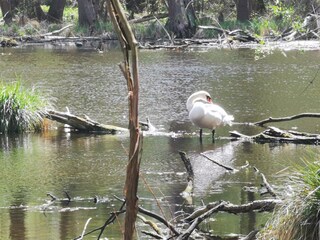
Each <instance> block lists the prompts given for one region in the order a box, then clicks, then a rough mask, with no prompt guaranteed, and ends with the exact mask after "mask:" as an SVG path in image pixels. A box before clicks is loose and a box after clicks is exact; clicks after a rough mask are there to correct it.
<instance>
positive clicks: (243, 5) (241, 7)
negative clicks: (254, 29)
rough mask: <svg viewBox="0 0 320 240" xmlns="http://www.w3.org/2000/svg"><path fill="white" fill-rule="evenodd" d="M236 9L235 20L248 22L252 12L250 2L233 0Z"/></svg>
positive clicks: (249, 0)
mask: <svg viewBox="0 0 320 240" xmlns="http://www.w3.org/2000/svg"><path fill="white" fill-rule="evenodd" d="M235 3H236V7H237V20H238V21H248V20H249V19H250V15H251V11H252V0H235Z"/></svg>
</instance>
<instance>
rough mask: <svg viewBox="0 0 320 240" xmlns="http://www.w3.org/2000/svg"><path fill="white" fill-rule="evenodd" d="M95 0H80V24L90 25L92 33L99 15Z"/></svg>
mask: <svg viewBox="0 0 320 240" xmlns="http://www.w3.org/2000/svg"><path fill="white" fill-rule="evenodd" d="M94 9H95V8H94V1H93V0H78V14H79V25H81V26H86V27H89V29H90V34H92V33H93V31H94V24H95V22H96V20H97V15H96V12H95V10H94Z"/></svg>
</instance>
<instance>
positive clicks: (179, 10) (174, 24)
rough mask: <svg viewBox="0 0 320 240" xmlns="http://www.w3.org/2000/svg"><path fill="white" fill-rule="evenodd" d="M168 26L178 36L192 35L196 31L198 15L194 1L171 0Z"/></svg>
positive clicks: (169, 2)
mask: <svg viewBox="0 0 320 240" xmlns="http://www.w3.org/2000/svg"><path fill="white" fill-rule="evenodd" d="M168 5H169V20H168V23H167V26H168V28H169V30H170V31H171V32H172V33H174V34H175V36H176V37H177V38H189V37H192V36H193V35H194V33H195V31H196V23H195V20H196V16H195V11H194V8H193V4H192V1H190V0H170V1H168Z"/></svg>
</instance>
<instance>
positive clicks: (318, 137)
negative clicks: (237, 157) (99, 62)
mask: <svg viewBox="0 0 320 240" xmlns="http://www.w3.org/2000/svg"><path fill="white" fill-rule="evenodd" d="M230 135H231V137H234V138H238V139H245V140H249V141H255V142H258V143H267V142H284V143H299V144H316V145H318V144H319V142H320V134H311V133H302V132H297V131H286V130H281V129H279V128H276V127H268V128H267V129H266V130H264V131H263V132H261V133H259V134H257V135H253V136H248V135H244V134H242V133H239V132H237V131H231V132H230Z"/></svg>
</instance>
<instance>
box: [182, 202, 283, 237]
mask: <svg viewBox="0 0 320 240" xmlns="http://www.w3.org/2000/svg"><path fill="white" fill-rule="evenodd" d="M281 203H282V201H281V200H279V199H265V200H256V201H252V202H250V203H246V204H242V205H235V204H232V203H229V202H225V201H221V202H214V203H209V204H208V205H207V206H205V207H204V208H202V209H199V210H197V213H194V214H191V215H190V216H189V217H188V218H186V219H185V220H186V221H190V222H192V224H191V225H190V227H189V228H188V229H187V230H186V231H185V232H183V233H182V234H181V235H180V236H179V237H178V238H177V239H178V240H184V239H188V238H189V236H190V235H191V234H192V232H193V231H194V230H195V229H196V228H197V226H198V225H199V224H200V223H201V222H203V221H204V220H205V219H206V218H209V217H210V216H211V215H212V214H214V213H217V212H227V213H232V214H238V213H247V212H252V211H257V210H259V211H271V210H273V209H274V208H275V206H276V205H278V204H281ZM203 209H204V210H203Z"/></svg>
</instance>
